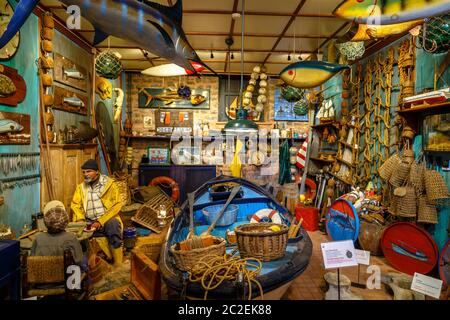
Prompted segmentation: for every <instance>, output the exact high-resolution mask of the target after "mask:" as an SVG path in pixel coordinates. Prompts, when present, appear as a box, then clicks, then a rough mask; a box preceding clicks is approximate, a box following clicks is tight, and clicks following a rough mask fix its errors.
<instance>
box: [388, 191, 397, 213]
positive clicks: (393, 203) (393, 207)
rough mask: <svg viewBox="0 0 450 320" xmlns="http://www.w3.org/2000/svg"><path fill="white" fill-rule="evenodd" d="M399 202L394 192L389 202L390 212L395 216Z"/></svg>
mask: <svg viewBox="0 0 450 320" xmlns="http://www.w3.org/2000/svg"><path fill="white" fill-rule="evenodd" d="M397 202H398V197H397V196H395V195H393V194H392V195H391V201H390V203H389V212H390V213H391V214H392V215H394V216H396V215H397Z"/></svg>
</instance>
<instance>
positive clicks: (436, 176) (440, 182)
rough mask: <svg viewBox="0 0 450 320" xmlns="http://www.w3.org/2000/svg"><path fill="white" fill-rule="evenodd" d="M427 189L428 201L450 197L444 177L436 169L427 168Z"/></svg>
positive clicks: (425, 176) (425, 177) (425, 178)
mask: <svg viewBox="0 0 450 320" xmlns="http://www.w3.org/2000/svg"><path fill="white" fill-rule="evenodd" d="M424 180H425V189H426V194H427V199H428V201H439V200H445V199H448V198H450V193H449V191H448V187H447V185H446V183H445V181H444V178H443V177H442V176H441V174H440V173H439V172H437V171H436V170H428V169H427V170H425V173H424Z"/></svg>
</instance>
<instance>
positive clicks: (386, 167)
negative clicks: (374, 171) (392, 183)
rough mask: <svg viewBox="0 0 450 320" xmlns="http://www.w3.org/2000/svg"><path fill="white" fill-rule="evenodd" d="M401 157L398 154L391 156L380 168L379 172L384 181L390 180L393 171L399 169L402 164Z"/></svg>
mask: <svg viewBox="0 0 450 320" xmlns="http://www.w3.org/2000/svg"><path fill="white" fill-rule="evenodd" d="M400 161H401V160H400V157H399V156H398V155H397V154H394V155H393V156H391V157H389V158H388V159H387V160H386V161H385V162H384V163H383V164H382V165H381V167H380V168H379V169H378V174H379V175H380V178H381V179H383V180H384V181H389V179H390V177H391V175H392V173H393V172H394V171H395V170H396V169H397V167H398V165H399V164H400Z"/></svg>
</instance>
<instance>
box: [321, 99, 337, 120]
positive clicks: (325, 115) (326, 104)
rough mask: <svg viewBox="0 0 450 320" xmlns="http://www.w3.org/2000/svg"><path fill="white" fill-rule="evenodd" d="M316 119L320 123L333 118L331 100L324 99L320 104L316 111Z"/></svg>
mask: <svg viewBox="0 0 450 320" xmlns="http://www.w3.org/2000/svg"><path fill="white" fill-rule="evenodd" d="M316 117H317V119H319V121H320V122H321V123H323V122H330V121H333V120H334V119H335V115H334V106H333V101H332V100H331V99H328V100H324V101H323V102H322V106H321V107H320V109H319V111H318V112H317V116H316Z"/></svg>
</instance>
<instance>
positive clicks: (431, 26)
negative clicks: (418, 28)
mask: <svg viewBox="0 0 450 320" xmlns="http://www.w3.org/2000/svg"><path fill="white" fill-rule="evenodd" d="M419 42H420V44H423V32H420V34H419ZM434 43H436V50H435V51H433V52H432V53H444V52H447V51H448V50H449V49H450V14H446V15H443V16H438V17H432V18H430V19H429V20H428V22H427V23H426V31H425V47H426V48H427V49H430V48H433V46H434Z"/></svg>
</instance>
